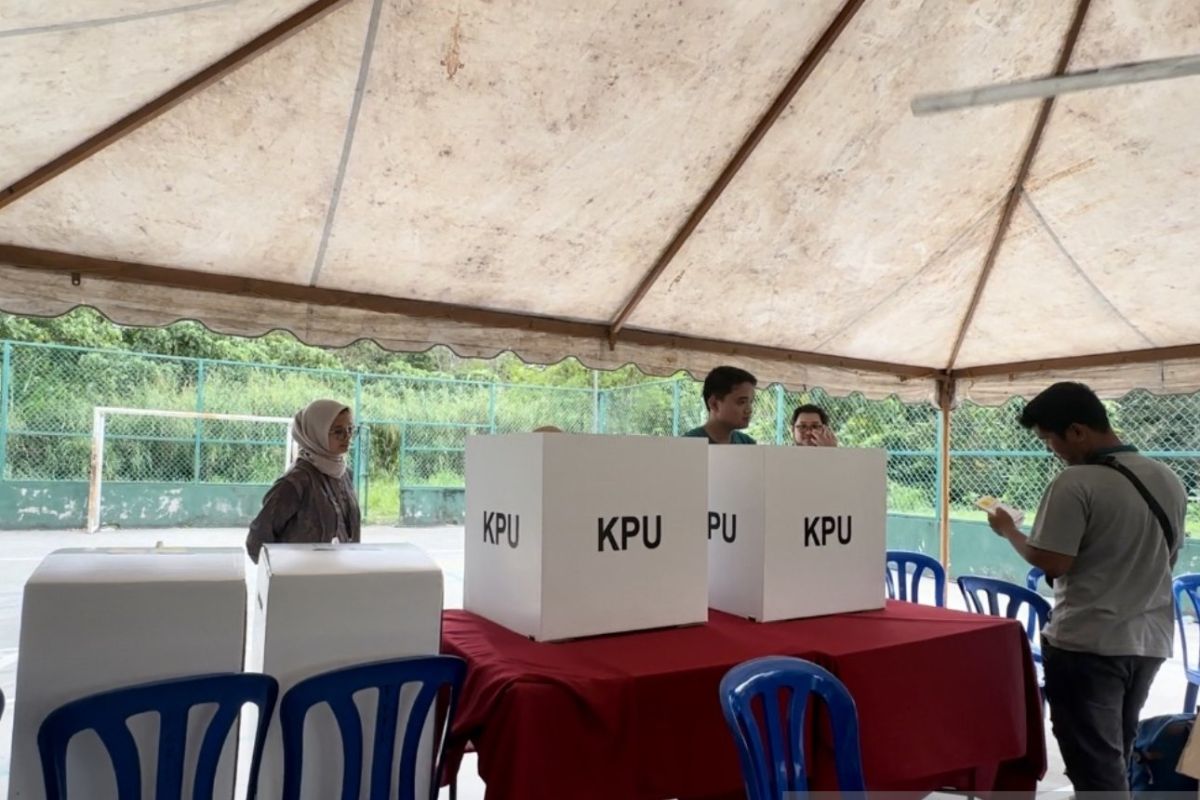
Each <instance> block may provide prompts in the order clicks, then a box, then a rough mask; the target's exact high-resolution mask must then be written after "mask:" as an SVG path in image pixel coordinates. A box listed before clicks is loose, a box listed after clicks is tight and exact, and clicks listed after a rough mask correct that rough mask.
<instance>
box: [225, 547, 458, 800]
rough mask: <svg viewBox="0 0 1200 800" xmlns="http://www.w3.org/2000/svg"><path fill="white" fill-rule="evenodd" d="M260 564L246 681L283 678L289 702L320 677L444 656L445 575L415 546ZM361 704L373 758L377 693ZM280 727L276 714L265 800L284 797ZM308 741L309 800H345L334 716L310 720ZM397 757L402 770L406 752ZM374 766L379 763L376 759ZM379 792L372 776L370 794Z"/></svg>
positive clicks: (320, 712) (321, 710)
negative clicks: (260, 676) (251, 675)
mask: <svg viewBox="0 0 1200 800" xmlns="http://www.w3.org/2000/svg"><path fill="white" fill-rule="evenodd" d="M258 561H259V563H258V579H257V585H256V587H255V592H254V600H253V603H254V606H253V608H252V613H251V626H250V638H249V644H248V646H247V650H246V671H248V672H265V673H267V674H268V675H274V676H275V678H276V679H277V680H278V681H279V697H280V701H282V700H283V696H284V695H285V694H287V692H288V690H289V689H291V688H292V687H293V686H295V685H296V684H297V683H299V682H300V681H302V680H304V679H305V678H309V677H312V676H313V675H317V674H320V673H322V672H328V671H330V670H334V669H340V668H342V667H351V666H356V665H359V664H365V663H369V662H372V661H383V660H387V659H394V658H406V657H410V656H428V655H436V654H437V653H438V651H439V649H440V647H441V630H442V571H441V570H440V569H439V568H438V566H437V565H436V564H435V563H434V562H433V561H432V560H431V559H430V558H429V556H427V555H426V554H425V552H424V551H422V550H421V549H420V548H418V547H415V546H414V545H410V544H377V545H372V544H337V545H333V544H268V545H265V546H264V547H263V551H262V555H261V556H260V557H259V560H258ZM405 702H406V701H405V700H404V699H403V698H402V701H401V706H400V725H399V728H398V732H399V733H403V731H404V721H405V719H406V718H407V715H406V713H405ZM407 702H411V699H409V700H408V701H407ZM356 703H357V705H358V709H359V714H360V715H361V717H362V720H363V730H364V731H365V733H364V747H366V748H367V753H368V754H369V753H370V748H371V746H372V742H373V736H374V731H375V704H376V693H375V692H363V693H362V695H361V696H360V697H358V698H356ZM278 722H279V720H278V711H276V719H275V720H274V721H273V722H272V725H271V729H270V732H269V733H268V736H267V744H266V749H265V750H264V754H263V762H262V770H261V773H260V775H259V783H258V796H259V797H264V798H267V797H275V798H277V797H279V796H280V793H281V792H282V791H283V743H282V742H283V740H282V738H281V736H280V729H279V724H278ZM250 723H251V721H250V720H247V721H246V722H245V723H244V724H243V728H242V741H243V748H242V754H243V759H242V766H241V767H240V768H239V773H240V774H241V775H242V776H245V777H248V768H247V765H246V760H245V757H246V756H247V755H248V748H246V746H245V743H246V742H247V741H249V740H250V739H251V736H252V731H253V728H252V727H250ZM304 738H305V749H304V779H303V784H302V788H303V792H302V797H304V798H306V799H311V800H317V799H318V798H319V799H320V800H328V798H336V797H340V796H341V780H342V766H341V765H342V739H341V735H340V733H339V731H338V726H337V723H336V721H335V720H334V717H333V714H332V712H331V711H330V709H329V706H327V705H318V706H314V707H313V709H312V710H311V711H310V712H309V714H308V718H307V720H306V723H305V737H304ZM397 741H399V737H398V739H397ZM431 744H432V738H431V737H429V736H427V737H426V740H425V741H424V742H423V748H424V751H423V753H422V754H421V755H422V758H421V762H420V763H421V764H429V757H430V754H431V752H432V751H431V750H430V745H431ZM396 753H397V756H396V759H397V762H396V763H398V762H399V755H398V754H399V748H397V750H396ZM367 759H368V763H369V759H370V756H369V755H368V756H367ZM425 769H428V767H426V768H425ZM421 774H424V770H422V771H421ZM369 783H370V781H369V774H368V775H367V776H366V777H364V785H367V784H369ZM427 794H428V793H427V792H426V794H424V795H423V794H421V793H420V792H418V795H417V796H418V797H422V796H427Z"/></svg>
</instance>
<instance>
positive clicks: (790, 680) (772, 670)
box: [720, 656, 865, 800]
mask: <svg viewBox="0 0 1200 800" xmlns="http://www.w3.org/2000/svg"><path fill="white" fill-rule="evenodd" d="M813 694H815V695H817V696H818V697H820V698H821V700H823V701H824V704H825V708H826V709H827V710H828V712H829V717H830V722H831V723H832V730H833V746H834V757H835V760H836V762H837V779H838V789H839V792H840V794H841V796H842V797H846V796H848V795H850V796H853V794H852V793H861V792H863V790H864V788H865V786H864V781H863V774H862V755H861V752H860V750H859V740H858V711H857V709H856V708H855V706H854V699H853V698H852V697H851V696H850V692H849V691H848V690H847V689H846V687H845V686H844V685H843V684H842V682H841V681H839V680H838V679H837V678H836V677H834V676H833V675H832V674H831V673H830V672H828V671H827V670H825V669H823V668H821V667H819V666H817V665H816V664H813V663H811V662H808V661H804V660H802V659H799V658H788V657H784V656H768V657H766V658H757V659H754V660H752V661H747V662H745V663H743V664H739V665H738V666H736V667H734V668H733V669H731V670H730V671H729V672H728V673H726V674H725V677H724V678H723V679H722V680H721V688H720V697H721V708H722V710H723V711H724V713H725V721H726V722H727V723H728V724H729V728H730V730H731V731H732V733H733V738H734V741H735V743H736V745H737V750H738V758H739V759H740V761H741V765H742V778H743V780H744V781H745V785H746V797H747V798H748V800H781V798H784V797H787V796H791V795H787V794H786V793H788V792H806V791H807V790H808V770H807V768H806V765H805V761H804V751H805V743H804V732H805V730H807V724H806V712H807V709H808V702H809V697H810V695H813Z"/></svg>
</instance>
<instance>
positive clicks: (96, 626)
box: [8, 548, 246, 800]
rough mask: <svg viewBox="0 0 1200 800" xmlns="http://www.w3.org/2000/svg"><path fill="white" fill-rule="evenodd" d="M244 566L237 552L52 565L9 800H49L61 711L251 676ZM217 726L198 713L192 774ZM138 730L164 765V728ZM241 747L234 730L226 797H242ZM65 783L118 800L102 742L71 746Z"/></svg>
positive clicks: (69, 554)
mask: <svg viewBox="0 0 1200 800" xmlns="http://www.w3.org/2000/svg"><path fill="white" fill-rule="evenodd" d="M243 561H244V557H243V554H242V550H241V549H240V548H238V549H232V548H229V549H225V548H223V549H215V548H214V549H189V548H137V549H135V548H114V549H105V550H58V551H55V552H53V553H51V554H50V555H48V556H46V558H45V560H43V561H42V563H41V564H40V565H39V566H38V568H37V569H36V570H35V571H34V573H33V575H32V576H31V577H30V578H29V582H28V583H26V584H25V599H24V605H23V607H22V612H21V646H20V651H19V653H20V656H19V661H18V662H17V691H16V698H15V700H16V702H15V704H14V705H15V708H14V709H13V711H14V713H15V718H14V728H13V750H12V767H11V770H12V772H11V775H10V784H9V795H8V796H9V798H10V800H42V798H44V797H45V790H44V788H43V783H42V772H41V762H40V760H39V757H38V748H37V733H38V729H39V728H40V727H41V724H42V722H43V720H45V718H46V716H47V715H48V714H49V713H50V712H52V711H54V710H55V709H57V708H58V707H59V706H61V705H63V704H64V703H67V702H69V701H71V700H76V699H79V698H81V697H85V696H87V695H91V694H95V693H96V692H102V691H106V690H109V689H118V688H121V687H125V686H130V685H133V684H138V683H146V682H149V681H158V680H166V679H169V678H182V677H188V676H193V675H202V674H206V673H213V672H241V671H242V659H243V656H244V646H245V624H246V623H245V620H246V584H245V568H244V566H243ZM152 716H153V717H154V718H153V719H151V717H152ZM211 718H212V715H211V711H210V712H208V713H193V714H192V718H191V721H190V725H189V731H188V745H189V750H190V752H191V753H192V755H191V756H190V757H189V758H188V759H187V760H186V761H185V770H187V769H191V768H192V767H190V766H189V765H194V764H195V761H196V755H197V754H198V753H199V748H200V742H201V738H202V737H203V734H204V732H205V731H206V730H207V725H208V722H209V721H210V720H211ZM130 730H131V732H133V734H134V738H135V740H136V741H137V743H138V745H139V751H140V753H141V757H142V761H143V763H146V762H147V761H148V762H149V763H150V764H153V763H155V762H156V761H157V757H158V756H157V753H158V744H157V742H158V721H157V717H156V716H154V715H143V716H140V717H136V718H134V720H133V722H132V723H131V724H130ZM236 738H237V732H236V728H235V729H234V730H232V731H231V732H230V736H229V740H228V741H227V742H226V749H225V751H224V754H223V756H222V761H221V768H220V772H219V774H218V780H217V784H216V788H217V795H218V796H224V797H229V796H230V792H232V791H233V778H234V766H235V763H234V762H235V755H236V750H235V741H236ZM150 774H153V773H150ZM187 774H190V773H189V772H187V771H185V775H187ZM67 776H68V787H67V788H68V795H69V796H71V797H86V798H88V799H89V800H113V799H114V798H116V796H117V792H116V781H115V779H114V777H113V771H112V764H111V762H110V760H109V756H108V751H107V750H106V749H105V748H104V747H103V745H101V744H100V741H99V739H98V738H97V737H96V736H95V735H94V734H89V733H85V734H81V735H80V736H78V737H77V738H76V739H74V740H73V741H72V743H71V748H70V750H69V751H68V762H67Z"/></svg>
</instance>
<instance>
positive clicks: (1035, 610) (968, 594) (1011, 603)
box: [958, 575, 1050, 662]
mask: <svg viewBox="0 0 1200 800" xmlns="http://www.w3.org/2000/svg"><path fill="white" fill-rule="evenodd" d="M958 588H959V590H960V591H961V592H962V595H963V600H965V601H966V603H967V608H969V609H971V610H972V611H974V612H975V613H976V614H990V615H991V616H993V617H1008V618H1009V619H1015V620H1017V621H1019V622H1021V623H1022V624H1023V625H1024V626H1025V635H1026V636H1028V637H1029V643H1030V645H1033V643H1034V641H1035V640H1036V638H1037V634H1038V633H1039V632H1040V631H1041V630H1042V628H1044V627H1046V623H1047V622H1049V621H1050V604H1049V603H1047V602H1046V598H1044V597H1042V596H1041V595H1040V594H1038V593H1037V592H1032V591H1030V590H1029V589H1026V588H1025V587H1024V586H1018V585H1017V584H1015V583H1009V582H1008V581H1002V580H1000V579H999V578H980V577H977V576H975V575H963V576H962V577H960V578H959V579H958ZM1001 597H1004V598H1005V599H1006V600H1007V601H1008V602H1007V603H1006V605H1005V608H1004V610H1003V611H1001V610H1000V598H1001ZM984 598H986V601H987V604H986V607H985V605H984ZM1034 660H1035V661H1038V662H1041V660H1042V655H1041V653H1040V652H1039V651H1038V650H1037V648H1036V647H1035V648H1034Z"/></svg>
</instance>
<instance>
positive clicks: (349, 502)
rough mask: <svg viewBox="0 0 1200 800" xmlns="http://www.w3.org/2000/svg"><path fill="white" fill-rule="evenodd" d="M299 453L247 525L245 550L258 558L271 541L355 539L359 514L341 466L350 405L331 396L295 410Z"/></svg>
mask: <svg viewBox="0 0 1200 800" xmlns="http://www.w3.org/2000/svg"><path fill="white" fill-rule="evenodd" d="M292 438H293V439H295V440H296V445H297V447H298V449H299V456H298V457H297V459H296V463H294V464H293V465H292V467H291V469H289V470H288V471H287V473H285V474H284V476H283V477H282V478H280V479H279V480H277V481H276V482H275V485H274V486H272V487H271V489H270V491H268V492H267V494H266V497H264V498H263V507H262V511H260V512H258V516H257V517H255V518H254V522H252V523H250V535H249V536H247V537H246V550H247V552H249V553H250V558H251V559H253V560H254V561H255V563H257V562H258V554H259V551H260V550H261V549H262V546H263V545H264V544H269V543H273V542H335V541H340V542H357V541H359V540H360V538H361V535H362V512H361V511H360V510H359V507H358V498H357V497H356V496H355V495H354V484H353V483H352V481H351V477H350V473H349V471H348V470H347V469H346V453H348V452H349V451H350V440H351V439H353V438H354V418H353V416H352V415H351V413H350V409H349V408H347V407H346V406H345V405H343V404H342V403H339V402H337V401H335V400H317V401H316V402H313V403H310V404H309V405H308V407H306V408H305V409H304V410H303V411H301V412H299V413H298V414H296V420H295V424H294V426H293V428H292Z"/></svg>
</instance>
